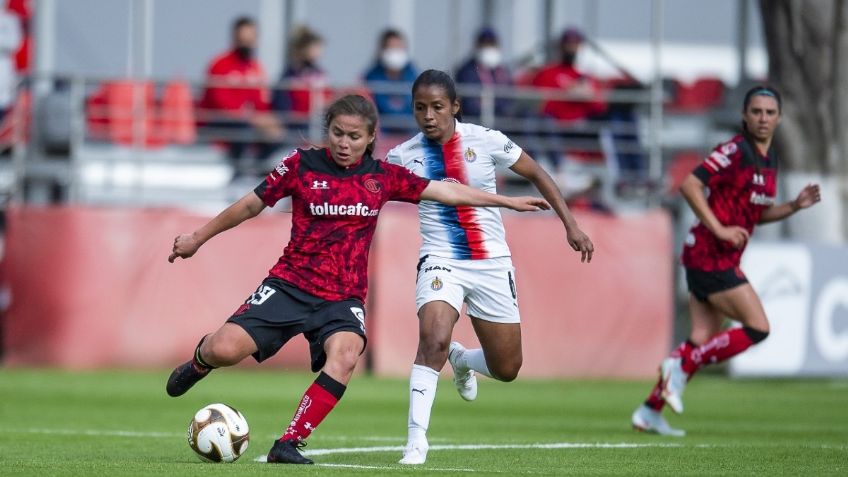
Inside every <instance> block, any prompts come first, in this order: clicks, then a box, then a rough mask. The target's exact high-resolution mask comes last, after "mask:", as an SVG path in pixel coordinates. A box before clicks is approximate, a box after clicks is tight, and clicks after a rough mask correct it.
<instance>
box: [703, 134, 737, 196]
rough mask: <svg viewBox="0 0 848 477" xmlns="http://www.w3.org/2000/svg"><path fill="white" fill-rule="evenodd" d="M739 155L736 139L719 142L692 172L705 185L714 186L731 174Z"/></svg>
mask: <svg viewBox="0 0 848 477" xmlns="http://www.w3.org/2000/svg"><path fill="white" fill-rule="evenodd" d="M740 157H741V151H740V150H739V144H737V143H736V141H729V142H726V143H723V144H719V145H718V146H716V148H715V149H713V150H712V152H710V155H708V156H707V157H706V158H705V159H704V161H703V162H701V164H700V165H699V166H698V167H696V168H695V170H694V171H692V174H694V175H695V177H697V178H698V179H700V180H701V182H703V183H704V185H706V186H707V187H711V186H715V185H717V184H719V183H721V182H723V181H724V180H726V179H727V178H728V177H731V176H732V175H733V173H734V170H735V169H736V165H737V164H738V163H739V158H740Z"/></svg>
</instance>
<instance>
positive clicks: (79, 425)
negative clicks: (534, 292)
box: [0, 369, 848, 476]
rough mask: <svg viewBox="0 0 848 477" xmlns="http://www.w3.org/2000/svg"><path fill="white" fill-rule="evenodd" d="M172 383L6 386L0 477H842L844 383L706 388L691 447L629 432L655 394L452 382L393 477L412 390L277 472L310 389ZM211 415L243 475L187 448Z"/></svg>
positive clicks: (124, 379)
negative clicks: (415, 456) (194, 421)
mask: <svg viewBox="0 0 848 477" xmlns="http://www.w3.org/2000/svg"><path fill="white" fill-rule="evenodd" d="M167 374H168V372H167V371H160V372H138V371H126V372H124V371H109V372H85V373H72V372H64V371H47V370H2V371H0V411H2V419H0V474H2V475H39V476H47V475H50V476H53V475H74V476H88V475H109V476H119V475H179V476H183V475H201V476H213V475H227V476H239V475H283V474H284V475H316V474H320V475H415V476H424V475H466V474H468V475H495V474H497V475H568V474H571V475H612V474H625V475H631V474H632V475H676V476H679V475H733V474H739V475H742V474H745V475H751V474H761V475H848V381H845V380H835V381H828V380H809V381H794V380H793V381H786V380H744V381H731V380H729V379H726V378H723V377H718V376H708V375H704V376H699V377H698V379H696V380H694V381H693V382H692V383H691V385H690V386H689V388H688V389H687V395H686V414H685V415H683V416H679V417H677V416H670V417H669V420H670V421H671V423H672V424H673V425H675V426H678V427H682V428H685V429H686V430H687V432H688V436H687V437H685V438H663V437H658V436H653V435H645V434H639V433H635V432H633V431H632V430H631V429H630V423H629V422H630V421H629V418H630V413H631V411H632V410H633V408H634V407H635V406H636V405H637V404H638V403H639V402H640V401H641V399H643V398H644V395H645V393H646V392H647V390H648V386H649V383H648V382H626V381H532V380H519V381H517V382H514V383H509V384H504V383H497V382H493V381H491V380H481V383H480V395H479V397H478V399H477V401H475V402H473V403H467V402H464V401H462V400H461V399H460V398H459V396H458V395H457V394H456V391H455V390H454V389H453V385H452V383H451V382H450V381H446V380H443V381H441V382H440V393H439V395H438V398H437V400H436V405H435V413H434V417H433V421H432V423H431V428H430V445H431V450H430V454H429V457H428V461H427V464H425V465H424V466H421V467H416V468H408V467H402V466H400V465H398V464H396V462H397V460H398V459H399V458H400V448H401V446H402V445H403V444H404V441H405V437H406V409H407V408H406V406H407V402H406V393H407V388H406V382H405V381H404V380H399V379H398V380H388V379H375V378H371V377H357V378H355V379H354V381H353V382H352V386H351V387H350V388H349V389H348V391H347V394H346V395H345V398H344V400H343V401H342V403H341V404H340V406H339V407H337V408H336V410H335V411H334V412H333V414H331V415H330V416H329V417H328V418H327V420H326V421H325V422H324V423H323V424H322V425H321V427H320V428H319V429H318V431H317V432H316V433H315V434H314V435H313V436H312V437H311V438H310V440H309V447H307V450H308V451H309V452H310V453H311V455H312V458H314V459H315V461H316V463H317V464H318V465H316V466H278V465H269V464H262V463H258V462H255V461H254V459H255V458H256V457H258V456H261V455H264V454H265V453H266V452H267V451H268V449H269V448H270V446H271V444H272V442H273V439H274V438H275V437H277V436H278V435H279V433H280V431H281V430H282V428H283V425H284V423H287V422H288V420H289V419H290V417H291V414H292V412H293V411H294V407H295V405H296V403H297V401H298V399H299V398H300V396H301V394H302V392H303V390H304V389H305V388H306V386H307V385H308V384H309V383H310V382H311V380H312V379H313V377H312V376H311V375H307V374H284V373H282V372H274V371H271V372H264V371H241V370H233V369H228V370H222V371H216V372H215V373H214V374H213V375H212V376H211V377H210V378H208V379H206V380H205V381H203V382H201V383H200V384H198V385H197V386H196V387H195V389H192V391H191V392H189V393H188V394H187V395H185V396H183V397H181V398H177V399H173V398H169V397H167V396H166V395H165V392H164V382H165V379H166V377H167ZM211 402H226V403H228V404H230V405H232V406H235V407H236V408H238V409H239V410H241V411H242V412H243V413H244V414H245V415H246V416H247V418H248V422H249V424H250V427H251V444H250V449H249V450H248V452H247V454H246V455H245V456H244V457H242V458H241V459H240V460H239V461H238V462H236V463H234V464H205V463H201V462H200V461H199V460H198V459H197V457H195V455H194V454H193V453H192V451H191V450H190V449H189V447H188V445H187V444H186V439H185V431H186V428H187V426H188V422H189V420H190V419H191V416H192V414H193V413H194V411H195V410H197V409H199V408H200V407H202V406H204V405H206V404H208V403H211ZM544 444H547V445H548V446H547V447H545V446H543V445H544ZM462 446H465V447H462ZM485 446H494V447H495V448H486V447H485ZM281 467H284V468H281Z"/></svg>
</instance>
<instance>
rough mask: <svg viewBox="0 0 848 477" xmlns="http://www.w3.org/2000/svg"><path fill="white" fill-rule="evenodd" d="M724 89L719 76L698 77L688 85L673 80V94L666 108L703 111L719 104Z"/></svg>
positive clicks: (722, 97)
mask: <svg viewBox="0 0 848 477" xmlns="http://www.w3.org/2000/svg"><path fill="white" fill-rule="evenodd" d="M725 89H726V87H725V85H724V82H722V81H721V79H719V78H698V79H697V80H695V82H694V83H692V84H689V85H687V84H685V83H682V82H680V81H675V92H674V96H673V98H672V102H671V103H670V104H669V105H668V108H669V110H671V111H675V112H686V113H694V112H703V111H706V110H708V109H710V108H715V107H718V106H720V105H721V103H722V101H723V100H724V92H725Z"/></svg>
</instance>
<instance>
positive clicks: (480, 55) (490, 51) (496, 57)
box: [477, 46, 503, 68]
mask: <svg viewBox="0 0 848 477" xmlns="http://www.w3.org/2000/svg"><path fill="white" fill-rule="evenodd" d="M502 60H503V57H502V55H501V50H500V49H499V48H496V47H494V46H484V47H483V48H480V49H479V50H477V61H478V62H479V63H480V64H481V65H483V66H485V67H486V68H497V67H498V66H499V65H500V64H501V61H502Z"/></svg>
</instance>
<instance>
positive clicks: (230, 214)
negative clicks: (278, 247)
mask: <svg viewBox="0 0 848 477" xmlns="http://www.w3.org/2000/svg"><path fill="white" fill-rule="evenodd" d="M264 208H265V204H264V203H263V202H262V199H260V198H259V196H257V195H256V194H255V193H254V192H253V191H250V192H248V193H247V195H245V196H244V197H242V198H241V199H239V200H238V201H237V202H236V203H234V204H233V205H231V206H229V207H227V208H226V209H224V210H223V211H222V212H221V213H220V214H218V215H217V216H215V218H213V219H212V220H210V221H209V222H207V223H206V225H204V226H203V227H200V228H199V229H197V230H195V231H194V232H192V233H190V234H182V235H178V236H177V238H175V239H174V247H173V249H172V250H171V255H170V256H168V261H169V262H171V263H174V260H176V259H177V257H180V258H189V257H191V256H192V255H194V254H195V253H196V252H197V249H199V248H200V246H201V245H203V244H204V243H206V241H207V240H209V239H211V238H212V237H214V236H216V235H218V234H219V233H221V232H223V231H225V230H229V229H231V228H233V227H235V226H236V225H238V224H240V223H242V222H244V221H245V220H247V219H249V218H251V217H256V216H257V215H258V214H259V212H262V209H264Z"/></svg>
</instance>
